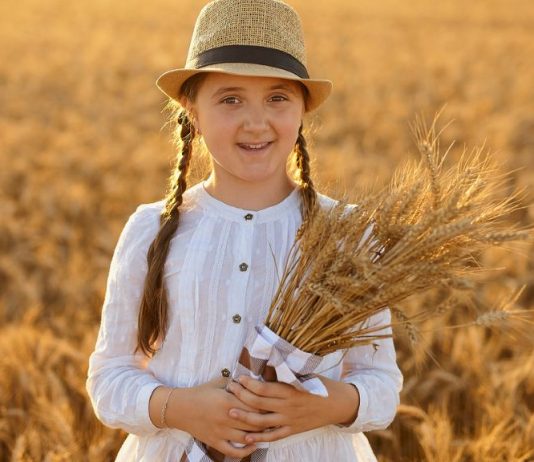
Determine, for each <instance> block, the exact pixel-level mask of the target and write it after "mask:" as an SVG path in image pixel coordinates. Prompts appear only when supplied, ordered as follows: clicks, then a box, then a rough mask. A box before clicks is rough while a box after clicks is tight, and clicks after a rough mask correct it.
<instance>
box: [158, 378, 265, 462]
mask: <svg viewBox="0 0 534 462" xmlns="http://www.w3.org/2000/svg"><path fill="white" fill-rule="evenodd" d="M226 383H227V379H224V378H222V377H221V378H217V379H214V380H211V381H209V382H207V383H204V384H202V385H200V386H197V387H192V388H182V389H176V390H175V391H174V392H173V394H172V395H171V399H170V400H169V403H168V406H167V412H166V419H165V420H166V422H167V424H168V426H169V427H171V428H178V429H180V430H183V431H186V432H188V433H189V434H191V435H192V436H194V437H195V438H196V439H198V440H200V441H202V442H203V443H205V444H207V445H208V446H211V447H212V448H215V449H217V450H218V451H220V452H222V453H223V454H225V455H227V456H230V457H236V458H244V457H246V456H248V455H249V454H251V453H252V452H254V451H255V450H256V449H257V448H256V446H255V445H253V444H252V445H251V444H250V443H249V442H247V441H245V436H246V435H247V432H251V431H252V432H261V431H262V430H263V428H264V427H261V426H259V425H255V424H251V423H247V422H240V421H237V420H235V419H232V418H231V417H230V416H229V411H230V409H239V410H240V411H241V412H247V413H250V414H254V413H255V412H258V411H257V410H256V409H255V408H254V407H252V406H248V405H246V404H244V403H242V402H241V401H240V400H239V399H237V398H236V397H235V396H234V395H233V394H231V393H228V392H227V391H226V390H225V386H226ZM230 441H232V442H237V443H243V444H245V445H246V446H245V447H243V448H235V447H234V446H233V445H232V444H231V443H230Z"/></svg>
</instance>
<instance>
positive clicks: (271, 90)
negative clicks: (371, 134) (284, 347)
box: [87, 0, 402, 462]
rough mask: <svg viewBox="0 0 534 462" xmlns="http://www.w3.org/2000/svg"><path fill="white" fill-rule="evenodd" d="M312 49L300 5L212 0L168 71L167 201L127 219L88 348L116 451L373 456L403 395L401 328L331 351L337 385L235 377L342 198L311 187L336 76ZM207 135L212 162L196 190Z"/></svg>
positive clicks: (162, 81) (92, 390)
mask: <svg viewBox="0 0 534 462" xmlns="http://www.w3.org/2000/svg"><path fill="white" fill-rule="evenodd" d="M305 63H306V57H305V49H304V43H303V38H302V30H301V25H300V20H299V17H298V16H297V14H296V12H295V11H294V10H293V9H292V8H290V7H289V6H288V5H286V4H285V3H283V2H281V1H279V0H215V1H213V2H211V3H209V4H208V5H207V6H206V7H205V8H204V9H203V10H202V12H201V13H200V15H199V17H198V19H197V23H196V26H195V30H194V33H193V37H192V41H191V45H190V49H189V55H188V58H187V63H186V66H185V68H184V69H175V70H171V71H169V72H166V73H165V74H163V75H162V76H160V78H159V79H158V81H157V85H158V87H159V88H160V89H161V90H162V91H163V92H164V93H165V94H166V95H168V96H169V97H170V98H171V100H170V101H171V104H173V105H174V106H175V108H176V119H177V122H178V126H177V128H178V130H179V137H180V140H181V143H180V146H181V152H180V155H179V159H178V161H177V164H176V168H175V171H174V173H173V175H172V177H171V187H170V189H169V192H168V194H167V197H166V198H165V200H162V201H159V202H155V203H152V204H144V205H141V206H139V207H138V208H137V210H136V211H135V213H133V214H132V215H131V217H130V218H129V220H128V222H127V223H126V226H125V228H124V230H123V231H122V234H121V236H120V238H119V242H118V244H117V247H116V249H115V253H114V256H113V260H112V263H111V268H110V273H109V277H108V284H107V291H106V297H105V301H104V306H103V312H102V323H101V327H100V331H99V335H98V339H97V342H96V347H95V351H94V352H93V353H92V355H91V357H90V360H89V372H88V379H87V391H88V393H89V396H90V398H91V401H92V404H93V407H94V410H95V413H96V415H97V416H98V418H99V419H100V420H101V421H102V422H103V423H104V424H106V425H107V426H109V427H113V428H122V429H124V430H126V431H127V432H128V433H130V434H129V436H128V437H127V439H126V441H125V442H124V444H123V446H122V448H121V449H120V451H119V454H118V456H117V459H116V460H117V461H151V462H153V461H180V460H184V461H185V460H191V459H188V457H187V456H186V455H185V448H186V446H187V444H188V442H190V441H191V437H195V438H196V439H197V440H200V441H202V442H204V443H206V444H207V445H208V446H210V447H212V448H214V449H215V450H217V451H219V452H220V453H221V457H223V455H226V456H228V457H233V458H237V459H238V460H239V459H242V458H245V457H247V456H249V455H250V454H252V453H253V452H254V451H255V450H256V449H257V443H260V442H268V443H269V449H268V451H267V456H266V460H267V461H277V462H282V461H305V462H314V461H317V462H319V461H321V462H325V461H336V462H344V461H346V462H349V461H372V460H376V459H375V457H374V455H373V452H372V450H371V448H370V446H369V444H368V442H367V439H366V438H365V436H364V435H363V433H362V432H364V431H368V430H375V429H382V428H385V427H387V426H388V425H389V423H390V422H391V421H392V420H393V417H394V415H395V412H396V408H397V405H398V403H399V392H400V389H401V386H402V375H401V373H400V371H399V369H398V367H397V364H396V358H395V350H394V346H393V342H392V340H391V339H386V340H381V341H379V342H377V343H378V344H379V347H378V349H376V351H375V348H373V347H371V346H369V347H358V348H353V349H352V350H350V351H349V352H347V354H346V355H345V356H342V355H341V354H337V353H334V354H332V355H329V358H328V360H329V361H330V362H329V363H328V364H329V367H327V368H326V369H325V371H324V373H323V374H321V375H320V378H321V380H322V381H323V382H324V384H325V386H326V388H327V390H328V397H327V398H323V397H319V396H315V395H312V394H310V393H306V392H301V391H299V390H297V389H295V388H294V387H292V386H290V385H287V384H283V383H276V382H274V383H262V382H259V381H256V380H253V379H250V378H248V379H246V378H245V379H244V380H242V381H240V383H237V382H232V383H231V384H230V385H229V386H230V388H229V391H231V393H228V392H227V391H226V390H225V386H226V383H227V381H228V377H229V376H230V373H231V370H232V368H233V367H234V365H235V364H236V361H237V359H238V355H239V353H240V350H241V347H242V346H243V343H244V341H245V337H246V334H247V332H248V330H249V329H251V328H253V326H254V325H256V324H260V323H262V321H263V320H264V318H265V316H266V313H267V310H268V307H269V305H270V301H271V299H272V297H273V295H274V293H275V291H276V283H277V280H278V279H277V278H278V275H277V270H278V269H279V268H283V265H284V261H285V258H286V257H287V255H288V252H289V248H290V247H291V244H292V242H293V240H294V238H295V235H296V233H297V232H305V230H306V223H307V220H308V217H309V216H310V214H311V213H312V212H313V210H314V209H315V207H325V206H331V205H333V204H334V203H335V201H333V200H332V199H330V198H329V197H327V196H325V195H323V194H320V193H318V192H316V191H315V189H314V186H313V181H312V179H311V177H310V167H309V156H308V151H307V149H306V141H305V138H304V136H303V134H302V130H303V125H302V120H303V116H304V115H305V113H307V112H309V111H311V110H313V109H315V108H317V107H318V106H319V105H320V104H321V103H322V102H323V101H324V100H325V99H326V98H327V96H328V94H329V93H330V89H331V83H330V82H329V81H327V80H312V79H310V78H309V76H308V73H307V70H306V66H305ZM196 139H200V140H201V142H202V143H203V145H204V146H205V148H206V149H207V151H208V152H209V155H210V159H211V173H210V175H209V177H208V178H207V179H205V180H204V181H202V182H200V183H198V184H196V185H194V186H192V187H190V188H189V189H187V183H186V178H187V173H188V169H189V164H190V161H191V157H192V156H193V155H195V153H194V152H193V151H194V149H193V141H194V140H196ZM292 155H294V157H295V159H294V160H295V161H296V166H297V171H298V178H297V179H295V178H293V177H292V175H291V174H290V173H289V171H288V168H287V167H288V160H291V156H292ZM389 316H390V314H389V311H386V312H384V313H383V314H381V315H380V317H377V319H374V320H372V321H373V322H377V323H381V324H387V323H388V322H389V321H390V318H389ZM385 331H389V328H388V329H385ZM231 442H236V443H240V444H239V445H237V444H232V443H231ZM256 454H258V453H256ZM253 457H255V456H253ZM198 460H200V459H198ZM203 460H204V459H203ZM247 460H249V459H247Z"/></svg>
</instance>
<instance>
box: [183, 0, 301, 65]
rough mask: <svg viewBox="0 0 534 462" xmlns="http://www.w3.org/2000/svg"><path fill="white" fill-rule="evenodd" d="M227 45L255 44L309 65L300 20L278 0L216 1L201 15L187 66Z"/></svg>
mask: <svg viewBox="0 0 534 462" xmlns="http://www.w3.org/2000/svg"><path fill="white" fill-rule="evenodd" d="M227 45H255V46H262V47H269V48H275V49H277V50H280V51H285V52H286V53H289V54H290V55H292V56H293V57H295V58H296V59H298V60H299V61H300V62H301V63H302V64H304V65H306V49H305V46H304V36H303V33H302V26H301V23H300V18H299V16H298V14H297V13H296V11H295V10H293V8H291V7H290V6H289V5H287V4H285V3H284V2H281V1H278V0H215V1H213V2H211V3H209V4H207V5H206V6H205V7H204V8H203V9H202V11H201V12H200V14H199V16H198V19H197V22H196V24H195V29H194V31H193V37H192V40H191V45H190V47H189V52H188V56H187V62H186V66H185V67H188V68H191V67H194V63H195V58H196V57H197V56H198V55H199V54H200V53H202V52H204V51H206V50H209V49H212V48H218V47H222V46H227Z"/></svg>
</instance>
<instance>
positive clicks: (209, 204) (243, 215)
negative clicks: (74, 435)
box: [86, 183, 403, 462]
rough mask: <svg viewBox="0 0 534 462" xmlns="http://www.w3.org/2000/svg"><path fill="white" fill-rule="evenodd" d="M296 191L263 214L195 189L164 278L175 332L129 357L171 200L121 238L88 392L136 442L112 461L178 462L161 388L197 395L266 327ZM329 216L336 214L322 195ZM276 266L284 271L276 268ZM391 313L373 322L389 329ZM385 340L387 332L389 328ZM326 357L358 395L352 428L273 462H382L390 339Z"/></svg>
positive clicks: (134, 219)
mask: <svg viewBox="0 0 534 462" xmlns="http://www.w3.org/2000/svg"><path fill="white" fill-rule="evenodd" d="M299 194H300V193H299V191H298V189H295V190H293V191H292V192H291V193H290V194H289V196H287V197H286V198H285V199H284V200H282V201H281V202H280V203H278V204H276V205H274V206H271V207H268V208H265V209H263V210H259V211H252V210H243V209H239V208H236V207H233V206H230V205H228V204H226V203H224V202H221V201H219V200H217V199H215V198H214V197H212V196H211V195H209V193H208V192H207V191H206V190H205V188H204V184H203V183H198V184H197V185H195V186H193V187H191V188H190V189H188V190H187V191H186V192H185V193H184V196H183V199H184V202H183V204H182V206H181V208H180V210H181V212H180V223H179V226H178V230H177V232H176V234H175V236H174V237H173V238H172V240H171V244H170V250H169V255H168V257H167V260H166V264H165V270H164V278H165V284H166V286H167V289H168V294H169V296H168V300H169V310H170V313H169V314H170V318H169V330H168V334H167V338H166V340H165V342H164V343H163V345H162V346H161V349H160V350H159V351H158V353H157V354H156V355H155V356H154V357H153V358H152V359H151V360H147V359H146V358H144V357H143V356H142V355H141V354H140V353H137V354H135V355H134V354H133V351H134V349H135V346H136V338H137V315H138V308H139V304H140V298H141V294H142V289H143V282H144V279H145V275H146V271H147V264H146V254H147V250H148V248H149V246H150V244H151V242H152V240H153V239H154V237H155V235H156V233H157V230H158V227H159V215H160V211H161V209H162V207H163V205H164V203H163V201H159V202H154V203H152V204H143V205H140V206H139V207H138V208H137V210H136V211H135V213H133V214H132V215H131V216H130V218H129V220H128V222H127V223H126V226H125V227H124V229H123V231H122V233H121V236H120V238H119V241H118V243H117V246H116V249H115V252H114V255H113V259H112V262H111V267H110V271H109V276H108V282H107V289H106V297H105V301H104V306H103V310H102V321H101V326H100V331H99V334H98V339H97V342H96V346H95V350H94V352H93V353H92V354H91V357H90V359H89V371H88V377H87V383H86V387H87V391H88V394H89V397H90V399H91V402H92V405H93V407H94V410H95V413H96V415H97V417H98V418H99V420H100V421H101V422H103V423H104V424H105V425H107V426H108V427H112V428H121V429H123V430H125V431H126V432H128V433H129V435H128V437H127V438H126V440H125V442H124V444H123V446H122V447H121V449H120V451H119V453H118V455H117V458H116V461H120V462H133V461H143V462H171V461H173V462H174V461H179V460H180V457H181V455H182V453H183V450H184V447H185V445H186V443H187V441H188V440H189V438H190V435H189V434H188V433H186V432H183V431H181V430H176V429H172V430H171V429H159V428H157V427H156V426H154V425H153V424H152V422H151V420H150V418H149V414H148V402H149V399H150V395H151V394H152V392H153V391H154V389H155V388H156V387H157V386H160V385H166V386H173V387H192V386H195V385H199V384H202V383H204V382H206V381H208V380H211V379H213V378H215V377H217V376H219V375H220V374H222V373H223V371H225V370H226V369H228V370H232V368H233V366H234V364H235V363H236V361H237V358H238V355H239V353H240V351H241V347H242V345H243V343H244V341H245V337H246V334H247V331H248V330H249V329H251V328H252V327H253V326H254V325H256V324H260V323H262V321H263V320H264V318H265V316H266V313H267V310H268V307H269V305H270V301H271V299H272V297H273V295H274V293H275V290H276V284H277V280H278V279H277V274H276V271H277V268H278V271H281V269H282V268H283V266H284V262H285V259H286V258H287V255H288V252H289V249H290V247H291V244H292V243H293V241H294V236H295V233H296V231H297V229H298V227H299V226H300V224H301V215H300V210H299V204H300V197H299ZM319 200H320V203H321V205H322V206H328V205H332V204H334V203H335V201H333V199H330V198H329V197H327V196H324V195H321V194H319ZM275 259H276V262H275ZM389 320H390V313H389V310H386V311H384V312H383V314H380V315H378V316H377V319H376V320H373V322H375V321H376V322H380V323H383V324H387V323H388V322H389ZM388 330H389V329H388ZM377 343H379V344H380V346H379V348H378V349H377V350H376V351H375V350H374V348H373V347H372V346H365V347H357V348H353V349H351V350H350V351H349V352H348V353H347V354H346V356H345V358H344V359H343V360H342V358H341V353H333V354H331V355H329V356H328V358H329V361H328V363H327V366H328V367H327V370H325V371H324V372H323V373H322V375H324V376H326V377H329V378H332V379H335V380H343V381H345V382H350V383H353V384H354V385H356V386H357V388H358V390H359V393H360V400H361V401H360V407H359V412H358V416H357V418H356V420H355V421H354V422H353V423H352V424H351V425H350V426H349V427H343V428H342V427H338V426H336V425H329V426H325V427H321V428H318V429H314V430H311V431H307V432H304V433H300V434H297V435H292V436H289V437H287V438H284V439H281V440H278V441H276V442H273V443H271V444H270V448H269V451H268V459H267V460H268V461H269V462H271V461H272V462H274V461H276V462H286V461H287V462H291V461H295V462H297V461H298V462H302V461H306V462H314V461H316V462H325V461H336V462H349V461H358V462H361V461H366V462H367V461H376V458H375V456H374V454H373V451H372V449H371V447H370V445H369V443H368V441H367V438H366V437H365V436H364V434H363V433H362V432H364V431H369V430H376V429H383V428H385V427H387V426H388V425H389V424H390V423H391V421H392V420H393V418H394V416H395V413H396V409H397V405H398V404H399V392H400V390H401V388H402V382H403V378H402V374H401V372H400V370H399V368H398V367H397V363H396V355H395V349H394V345H393V341H392V339H386V340H380V341H378V342H377Z"/></svg>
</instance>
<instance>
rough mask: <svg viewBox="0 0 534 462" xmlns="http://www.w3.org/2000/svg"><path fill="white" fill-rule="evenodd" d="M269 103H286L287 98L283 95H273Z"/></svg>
mask: <svg viewBox="0 0 534 462" xmlns="http://www.w3.org/2000/svg"><path fill="white" fill-rule="evenodd" d="M270 100H271V101H274V102H278V101H287V100H288V98H287V97H286V96H284V95H274V96H271V98H270Z"/></svg>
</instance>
